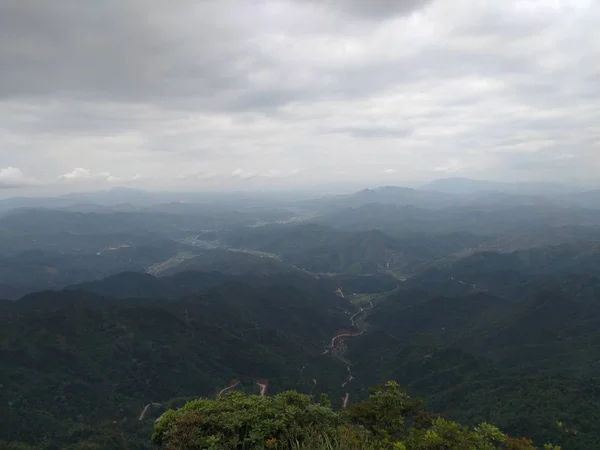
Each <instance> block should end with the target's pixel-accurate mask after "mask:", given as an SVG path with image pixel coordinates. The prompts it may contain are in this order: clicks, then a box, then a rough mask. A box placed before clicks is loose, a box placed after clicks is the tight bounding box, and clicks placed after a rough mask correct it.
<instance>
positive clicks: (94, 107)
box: [0, 0, 600, 189]
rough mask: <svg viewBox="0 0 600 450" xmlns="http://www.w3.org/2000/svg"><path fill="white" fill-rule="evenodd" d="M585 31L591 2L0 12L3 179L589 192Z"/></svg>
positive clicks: (593, 131)
mask: <svg viewBox="0 0 600 450" xmlns="http://www.w3.org/2000/svg"><path fill="white" fill-rule="evenodd" d="M598 23H600V3H598V2H596V1H594V0H507V1H503V2H490V1H487V0H431V1H422V0H403V1H391V0H343V1H342V0H323V1H316V0H277V1H263V0H257V1H256V2H247V1H245V0H219V1H216V0H208V1H206V2H194V1H191V0H175V1H172V2H148V1H144V0H125V1H117V0H106V1H103V2H96V1H92V0H83V1H82V0H64V1H61V2H58V3H53V4H52V5H50V4H49V2H46V1H43V0H32V1H28V2H23V1H19V0H5V1H3V2H1V3H0V66H1V67H2V68H3V70H1V71H0V123H2V127H1V128H0V167H5V168H9V169H4V170H8V172H7V174H5V175H2V176H0V183H1V184H0V185H2V186H8V185H12V186H21V185H25V184H29V185H31V184H32V183H31V181H32V180H39V181H40V182H41V183H43V184H46V185H48V186H52V189H54V188H56V189H59V187H60V186H69V189H76V188H77V187H78V186H80V185H83V184H86V183H87V184H86V185H88V186H89V183H90V182H91V181H93V182H94V183H97V184H98V185H101V184H102V183H104V184H106V185H109V184H113V185H114V184H115V183H118V184H129V183H132V182H133V181H135V182H136V183H140V184H141V185H143V186H148V187H163V186H174V187H176V186H179V185H185V186H186V187H194V186H197V187H205V186H209V187H217V188H225V187H238V186H250V185H256V186H259V185H261V183H262V184H265V183H269V186H276V185H278V183H279V185H285V186H290V185H311V184H326V183H333V182H337V181H339V180H343V181H345V182H350V181H351V182H356V183H365V184H366V183H368V184H377V183H378V182H382V183H383V182H385V184H390V182H396V183H397V184H402V183H404V182H408V181H417V180H427V179H430V178H435V177H439V176H443V175H444V174H454V175H455V174H460V175H461V176H472V177H478V178H494V179H507V180H554V181H565V182H575V181H583V180H589V181H593V180H594V179H596V178H597V174H598V173H600V127H599V125H598V123H600V120H599V119H600V106H599V105H600V44H599V43H600V27H598V26H597V24H598ZM16 167H18V168H19V169H14V168H16ZM11 168H13V169H11ZM15 170H19V173H20V175H18V176H17V175H15V173H16V172H14V171H15ZM2 173H4V172H2ZM11 173H12V175H11ZM24 173H27V174H28V176H27V177H25V175H23V174H24ZM9 177H13V178H15V179H16V178H21V179H28V180H29V183H23V182H19V181H15V180H13V181H10V182H8V181H5V180H4V179H3V178H5V179H8V178H9Z"/></svg>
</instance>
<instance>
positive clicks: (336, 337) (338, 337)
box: [322, 300, 374, 408]
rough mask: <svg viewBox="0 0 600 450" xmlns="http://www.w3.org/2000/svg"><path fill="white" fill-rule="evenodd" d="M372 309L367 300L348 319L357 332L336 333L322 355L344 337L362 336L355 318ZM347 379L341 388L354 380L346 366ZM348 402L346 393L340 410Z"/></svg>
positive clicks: (348, 398)
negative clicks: (364, 304)
mask: <svg viewBox="0 0 600 450" xmlns="http://www.w3.org/2000/svg"><path fill="white" fill-rule="evenodd" d="M373 308H374V305H373V301H372V300H369V304H368V306H366V307H363V306H361V307H360V308H359V309H358V312H356V313H355V314H354V315H352V316H351V317H350V322H351V323H352V326H353V327H354V328H358V329H359V331H347V330H340V331H338V332H336V334H335V335H334V336H333V337H332V338H331V342H330V343H329V344H328V345H327V346H326V347H325V351H324V352H323V353H322V354H323V355H327V354H328V353H330V352H331V351H333V350H335V349H336V348H337V347H338V346H339V345H341V342H342V341H343V338H345V337H358V336H362V335H363V334H364V332H365V330H364V328H363V329H360V327H359V326H357V324H356V318H357V317H358V316H360V315H361V314H364V313H365V312H366V311H369V310H371V309H373ZM347 372H348V379H346V380H344V381H343V382H342V388H344V387H346V386H347V385H348V384H349V383H350V382H351V381H352V380H354V375H352V369H351V368H350V366H347ZM349 401H350V393H349V392H346V395H345V396H344V397H342V408H346V407H347V406H348V402H349Z"/></svg>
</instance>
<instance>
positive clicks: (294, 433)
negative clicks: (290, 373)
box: [153, 382, 559, 450]
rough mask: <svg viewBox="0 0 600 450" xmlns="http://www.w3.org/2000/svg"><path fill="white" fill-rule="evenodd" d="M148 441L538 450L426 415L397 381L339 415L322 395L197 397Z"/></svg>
mask: <svg viewBox="0 0 600 450" xmlns="http://www.w3.org/2000/svg"><path fill="white" fill-rule="evenodd" d="M153 441H154V443H155V444H158V445H160V446H161V447H162V448H164V449H166V450H187V449H211V450H221V449H262V448H276V449H305V450H306V449H340V450H342V449H394V450H437V449H440V450H441V449H446V450H463V449H464V450H472V449H473V450H501V449H502V450H535V449H536V447H535V446H534V445H533V444H532V443H531V441H529V440H527V439H514V438H510V437H508V436H506V435H505V434H504V433H502V432H501V431H500V430H498V428H496V427H494V426H492V425H489V424H486V423H482V424H481V425H479V426H478V427H476V428H474V429H470V428H468V427H464V426H461V425H459V424H457V423H455V422H451V421H448V420H445V419H443V418H441V417H437V416H435V415H433V414H431V413H428V412H427V411H425V410H424V409H423V406H422V403H421V402H420V401H419V400H416V399H412V398H410V397H409V396H408V395H407V394H406V392H405V391H403V390H402V389H401V388H400V386H399V385H398V384H397V383H395V382H388V383H386V384H384V385H382V386H379V387H377V388H375V389H372V391H371V395H370V396H369V397H368V398H367V399H365V400H363V401H362V402H360V403H357V404H355V405H353V406H351V407H349V408H347V409H344V410H342V411H339V412H336V411H332V409H331V407H330V404H329V400H328V399H327V398H326V397H325V396H322V397H321V399H320V402H319V403H318V404H315V403H313V401H312V398H311V397H309V396H307V395H302V394H298V393H297V392H294V391H288V392H283V393H281V394H278V395H275V396H274V397H260V396H256V395H251V396H246V395H244V394H242V393H239V392H233V393H231V394H229V395H226V396H223V397H220V398H217V399H214V400H211V399H200V400H196V401H193V402H190V403H188V404H187V405H185V406H184V407H183V408H181V409H178V410H170V411H168V412H166V413H165V414H164V416H163V417H162V418H161V420H159V421H158V423H157V424H156V426H155V432H154V436H153ZM544 449H545V450H558V449H559V447H555V446H552V445H550V444H548V445H546V446H544Z"/></svg>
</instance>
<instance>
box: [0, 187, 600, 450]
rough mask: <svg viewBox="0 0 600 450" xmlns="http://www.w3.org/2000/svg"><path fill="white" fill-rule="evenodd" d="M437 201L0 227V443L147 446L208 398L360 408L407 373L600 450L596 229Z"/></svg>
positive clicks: (498, 418) (445, 396) (63, 216)
mask: <svg viewBox="0 0 600 450" xmlns="http://www.w3.org/2000/svg"><path fill="white" fill-rule="evenodd" d="M379 197H381V199H380V198H379ZM435 197H436V194H435V193H432V192H428V193H427V194H426V196H424V195H423V194H422V193H419V192H418V191H414V192H413V191H410V190H406V189H405V188H398V189H397V190H396V189H394V188H393V187H386V188H381V189H373V190H371V191H370V192H369V193H368V194H366V193H362V192H359V193H356V194H351V195H345V196H332V197H326V198H318V199H314V200H312V201H309V200H306V199H304V200H302V209H303V210H304V211H309V212H310V213H302V214H299V213H298V211H297V210H295V208H297V206H298V205H297V203H296V201H295V200H293V199H291V200H290V201H289V204H290V206H289V208H290V210H289V211H290V212H289V214H286V213H283V212H282V210H284V209H285V206H284V205H283V204H282V203H281V202H280V203H279V204H278V205H277V212H274V210H273V209H270V208H266V207H265V209H263V210H262V211H263V212H253V213H251V212H249V211H246V210H244V208H243V207H241V206H239V203H238V204H236V205H237V206H235V207H234V206H231V210H230V211H229V212H226V209H227V208H226V205H223V204H220V205H219V207H218V209H217V210H216V211H215V213H214V215H213V216H211V214H210V212H209V211H210V208H209V207H207V206H206V205H204V206H202V207H201V208H199V207H198V206H197V205H194V204H193V203H190V204H185V205H184V204H179V205H177V208H175V207H174V206H168V207H167V206H154V207H152V208H151V209H153V210H159V211H160V212H151V211H149V210H147V211H145V212H143V214H142V213H140V211H138V210H135V211H134V210H132V211H127V209H123V208H121V209H120V210H119V212H118V213H115V212H112V211H106V212H102V213H99V212H93V213H89V212H78V213H75V212H73V211H57V210H49V209H48V210H45V209H40V210H36V211H29V210H27V211H19V210H16V211H13V212H10V213H8V214H7V215H6V216H4V217H0V231H1V233H2V234H0V298H1V297H4V298H6V300H2V301H0V324H1V325H2V326H1V327H0V357H1V358H0V361H1V363H0V364H1V366H0V369H1V370H0V384H1V385H2V386H3V387H4V389H3V390H1V391H0V414H2V416H3V417H4V418H5V423H6V424H7V427H5V429H6V431H4V432H3V434H2V435H0V442H1V441H4V442H14V443H20V444H19V445H24V446H31V447H33V448H47V449H53V448H65V449H79V448H86V447H85V446H86V445H87V446H95V447H93V448H106V449H109V448H139V449H146V448H151V444H150V441H149V436H150V435H151V432H152V427H153V426H154V424H155V423H156V422H157V421H159V419H160V418H162V417H164V414H165V413H166V412H167V411H169V410H171V409H177V408H180V407H182V406H183V405H185V404H186V402H189V401H192V400H194V401H197V400H199V399H202V398H211V399H217V398H221V399H225V398H226V397H227V396H228V395H231V394H232V393H246V394H249V395H257V396H258V397H260V398H271V396H275V395H277V394H278V393H281V392H285V391H287V390H294V391H296V392H297V393H299V394H304V395H309V396H312V397H313V398H315V399H318V398H321V396H323V395H324V396H326V397H328V398H331V399H333V401H332V407H333V408H334V410H336V411H337V410H341V409H344V410H351V409H352V408H353V406H354V405H357V404H360V402H361V401H363V400H364V399H365V398H367V397H368V395H369V386H376V385H378V384H379V383H382V382H385V381H387V380H396V381H397V382H398V383H400V384H401V385H402V386H404V387H406V389H407V390H408V392H409V393H410V396H411V397H413V396H414V397H415V398H416V397H422V398H423V399H424V401H425V402H426V404H427V405H428V407H430V408H431V410H433V411H435V412H436V413H440V414H443V415H444V417H448V418H449V419H451V420H457V421H460V422H461V423H464V424H466V425H470V426H475V425H477V424H478V423H481V422H482V421H489V422H491V423H494V424H495V425H498V426H499V427H500V428H501V429H502V430H505V431H506V432H507V433H510V434H511V435H515V436H528V437H531V438H532V439H533V440H534V442H535V443H536V444H538V445H542V444H543V443H544V442H550V441H552V442H561V443H562V444H561V445H562V446H563V448H564V449H566V450H573V449H575V450H577V449H587V448H590V447H589V445H591V444H590V443H591V442H595V440H597V439H600V437H599V436H598V434H597V430H596V429H595V427H594V423H595V422H596V421H597V420H600V409H599V408H598V406H597V405H598V404H600V397H599V396H598V392H600V390H599V389H600V384H599V383H600V382H599V381H598V379H597V378H596V374H597V369H598V367H597V366H598V364H597V363H596V362H595V361H598V356H600V338H599V335H598V331H597V330H598V329H600V307H599V306H598V305H600V279H599V278H598V273H600V272H599V270H600V244H599V242H600V216H597V215H596V212H595V210H575V212H574V213H573V214H572V215H571V216H569V217H565V216H560V215H559V213H558V212H557V210H556V208H555V207H554V206H552V207H546V206H539V207H538V208H533V209H532V208H530V209H527V210H525V209H520V208H519V207H518V204H519V202H518V198H519V197H518V196H516V199H517V200H515V201H516V204H515V205H513V206H510V205H509V206H507V200H506V199H503V201H502V203H501V204H498V205H495V204H493V203H490V204H486V205H485V206H481V205H480V204H479V203H477V204H476V205H475V206H465V199H462V200H460V198H459V197H452V198H453V199H454V200H452V199H450V198H449V197H446V196H445V195H443V194H440V198H443V199H444V201H441V200H440V201H439V202H436V201H434V199H435ZM414 199H419V200H418V201H419V202H421V203H414V202H416V201H417V200H414ZM445 201H456V202H457V203H456V204H455V205H450V206H448V205H444V202H445ZM381 202H385V203H381ZM423 202H425V203H426V204H424V203H423ZM413 203H414V204H413ZM235 208H240V209H239V210H236V209H235ZM273 208H274V207H273ZM171 210H174V211H175V212H165V211H171ZM507 210H509V211H511V213H512V214H513V216H512V217H511V219H510V220H507V219H506V218H505V215H506V214H507ZM261 215H262V218H261ZM334 217H336V219H335V221H334V220H333V218H334ZM557 217H561V219H560V221H559V222H556V223H555V222H554V220H555V218H557ZM581 217H585V218H586V220H587V222H586V223H587V225H585V226H583V225H575V222H577V220H579V219H578V218H581ZM31 218H35V220H36V222H35V225H34V224H33V223H32V222H30V221H31ZM482 230H484V232H482ZM557 421H559V422H561V423H563V424H565V427H567V428H568V429H569V430H576V431H577V433H576V434H572V435H569V436H567V437H565V435H564V433H563V431H561V429H560V428H557V426H556V422H557ZM159 422H160V421H159ZM29 430H38V431H36V432H35V433H30V432H29Z"/></svg>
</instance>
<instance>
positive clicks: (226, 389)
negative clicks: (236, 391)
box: [217, 380, 241, 397]
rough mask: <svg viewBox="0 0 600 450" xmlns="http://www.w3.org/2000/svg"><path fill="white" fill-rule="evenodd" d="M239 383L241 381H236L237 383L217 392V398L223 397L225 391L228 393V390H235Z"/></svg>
mask: <svg viewBox="0 0 600 450" xmlns="http://www.w3.org/2000/svg"><path fill="white" fill-rule="evenodd" d="M240 383H241V381H240V380H237V381H236V382H235V383H234V384H232V385H230V386H227V387H226V388H225V389H223V390H221V392H219V393H218V394H217V397H220V396H221V395H223V394H224V393H225V392H227V391H229V390H231V389H233V388H235V387H236V386H237V385H239V384H240Z"/></svg>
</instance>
